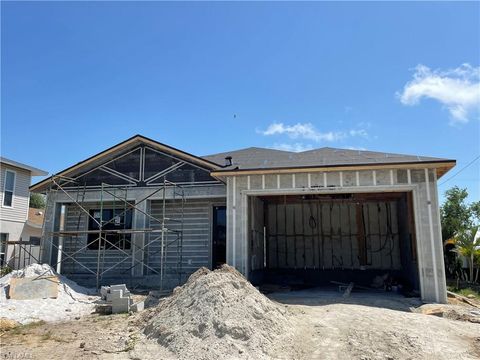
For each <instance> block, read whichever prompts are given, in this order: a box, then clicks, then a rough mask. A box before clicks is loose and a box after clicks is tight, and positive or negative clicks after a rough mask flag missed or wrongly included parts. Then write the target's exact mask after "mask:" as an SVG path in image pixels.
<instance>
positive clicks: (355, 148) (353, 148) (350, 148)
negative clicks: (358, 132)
mask: <svg viewBox="0 0 480 360" xmlns="http://www.w3.org/2000/svg"><path fill="white" fill-rule="evenodd" d="M345 149H348V150H359V151H365V150H367V149H365V148H364V147H358V146H347V147H345Z"/></svg>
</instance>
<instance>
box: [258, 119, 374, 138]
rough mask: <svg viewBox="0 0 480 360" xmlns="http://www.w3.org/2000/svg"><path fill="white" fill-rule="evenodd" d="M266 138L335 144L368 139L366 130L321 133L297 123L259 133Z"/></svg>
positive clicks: (306, 124)
mask: <svg viewBox="0 0 480 360" xmlns="http://www.w3.org/2000/svg"><path fill="white" fill-rule="evenodd" d="M259 132H260V133H261V134H263V135H266V136H272V135H287V136H288V137H289V138H291V139H306V140H313V141H315V142H322V141H327V142H334V141H339V140H342V139H345V138H346V137H349V136H351V137H355V136H360V137H367V136H368V134H367V131H366V130H365V129H355V130H350V131H328V132H321V131H319V130H317V129H316V128H315V126H313V124H311V123H303V124H302V123H297V124H295V125H284V124H283V123H272V124H270V125H269V126H268V127H267V129H266V130H263V131H259Z"/></svg>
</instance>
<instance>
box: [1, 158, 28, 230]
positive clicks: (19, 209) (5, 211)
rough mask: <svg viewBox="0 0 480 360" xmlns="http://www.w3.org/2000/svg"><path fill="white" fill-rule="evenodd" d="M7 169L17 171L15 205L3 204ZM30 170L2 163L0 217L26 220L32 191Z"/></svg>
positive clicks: (19, 220)
mask: <svg viewBox="0 0 480 360" xmlns="http://www.w3.org/2000/svg"><path fill="white" fill-rule="evenodd" d="M5 170H12V171H14V172H15V174H16V175H15V189H14V193H13V204H12V205H13V207H4V206H3V189H4V185H5ZM29 186H30V172H29V171H26V170H22V169H18V168H15V167H13V166H9V165H5V164H1V168H0V219H1V220H8V221H18V222H25V220H26V219H27V214H28V202H29V197H30V193H29V191H28V187H29Z"/></svg>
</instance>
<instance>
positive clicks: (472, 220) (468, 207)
mask: <svg viewBox="0 0 480 360" xmlns="http://www.w3.org/2000/svg"><path fill="white" fill-rule="evenodd" d="M445 197H446V199H445V202H444V203H443V205H442V207H441V209H440V216H441V221H442V237H443V240H448V239H450V238H452V237H454V236H455V234H457V233H460V232H462V231H464V230H466V229H469V228H471V227H472V226H474V225H475V224H478V223H479V219H480V201H477V202H474V203H471V204H467V203H466V198H467V197H468V192H467V189H460V188H459V187H458V186H454V187H453V188H451V189H449V190H447V191H446V192H445Z"/></svg>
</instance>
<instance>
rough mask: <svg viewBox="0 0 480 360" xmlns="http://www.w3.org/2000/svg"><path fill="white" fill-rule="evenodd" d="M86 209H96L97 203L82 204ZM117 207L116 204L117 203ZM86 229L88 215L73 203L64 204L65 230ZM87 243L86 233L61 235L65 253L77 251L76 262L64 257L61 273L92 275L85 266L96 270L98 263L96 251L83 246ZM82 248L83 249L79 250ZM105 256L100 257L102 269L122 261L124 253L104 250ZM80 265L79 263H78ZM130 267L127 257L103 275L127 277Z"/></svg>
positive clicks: (130, 262)
mask: <svg viewBox="0 0 480 360" xmlns="http://www.w3.org/2000/svg"><path fill="white" fill-rule="evenodd" d="M84 206H85V208H87V209H98V208H99V204H97V203H92V204H89V205H84ZM104 207H105V208H107V207H108V205H105V204H104ZM117 207H118V205H117ZM87 229H88V216H87V214H85V213H84V212H83V211H82V210H80V208H79V207H78V206H76V205H74V204H69V205H67V206H66V212H65V230H67V231H83V230H87ZM86 245H87V234H78V235H72V236H64V237H63V248H64V251H65V253H67V254H73V253H75V252H77V251H79V250H80V251H79V252H78V253H77V254H76V255H75V259H76V260H77V262H75V261H73V260H71V259H68V258H67V259H65V260H64V262H63V264H62V273H63V274H75V275H93V274H92V273H91V272H89V271H88V270H87V269H86V268H88V269H90V270H92V271H94V272H96V271H97V263H98V251H97V250H90V249H86V248H84V247H85V246H86ZM82 248H83V250H81V249H82ZM125 252H126V253H128V254H130V253H131V249H130V250H125ZM104 253H105V257H101V258H100V269H103V270H102V271H105V270H107V269H108V268H110V267H112V266H114V265H115V264H117V263H118V262H120V261H122V259H124V258H125V257H126V255H125V254H124V253H123V252H121V251H119V250H105V252H104ZM79 263H80V264H82V265H83V266H85V267H86V268H85V267H83V266H82V265H80V264H79ZM131 267H132V260H131V259H128V260H127V261H123V262H122V263H120V264H119V265H117V266H115V267H114V268H113V269H112V270H110V271H108V272H106V273H105V274H104V276H108V277H111V276H119V277H123V276H126V277H128V276H129V275H130V272H131V271H130V269H131Z"/></svg>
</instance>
